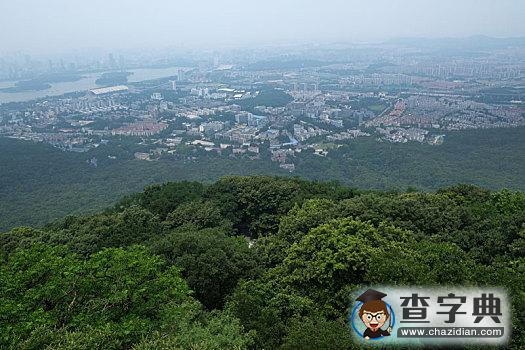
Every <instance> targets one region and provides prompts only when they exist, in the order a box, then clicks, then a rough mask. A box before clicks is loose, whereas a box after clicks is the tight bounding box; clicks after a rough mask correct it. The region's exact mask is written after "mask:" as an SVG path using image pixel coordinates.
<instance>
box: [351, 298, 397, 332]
mask: <svg viewBox="0 0 525 350" xmlns="http://www.w3.org/2000/svg"><path fill="white" fill-rule="evenodd" d="M386 296H387V295H386V294H385V293H382V292H379V291H377V290H375V289H369V290H367V291H366V292H364V293H363V294H361V295H360V296H358V297H357V299H356V300H357V301H360V302H362V305H361V310H360V314H359V316H360V317H361V315H362V312H363V311H364V310H365V307H366V308H367V309H368V307H370V306H372V307H373V308H376V309H377V308H379V309H383V310H384V311H385V314H386V315H387V317H388V324H389V325H388V327H391V326H392V318H391V317H390V312H389V311H388V310H389V309H390V310H391V308H390V306H387V304H386V303H385V302H384V300H382V299H383V298H384V297H386ZM371 302H378V303H372V304H375V305H371V304H368V303H371ZM369 311H379V310H369Z"/></svg>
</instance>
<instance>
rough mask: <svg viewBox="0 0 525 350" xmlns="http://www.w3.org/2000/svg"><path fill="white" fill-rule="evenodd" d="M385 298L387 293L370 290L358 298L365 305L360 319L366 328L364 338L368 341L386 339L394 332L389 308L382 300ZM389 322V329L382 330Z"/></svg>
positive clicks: (361, 310)
mask: <svg viewBox="0 0 525 350" xmlns="http://www.w3.org/2000/svg"><path fill="white" fill-rule="evenodd" d="M384 297H386V294H385V293H381V292H378V291H376V290H373V289H369V290H367V291H366V292H364V293H363V294H361V295H360V296H359V297H358V298H357V300H358V301H360V302H362V303H363V305H362V306H361V308H360V309H359V318H360V319H361V321H363V323H364V324H365V326H366V330H365V331H364V332H363V337H364V338H365V339H367V340H368V339H371V338H372V339H373V338H379V337H386V336H389V335H390V332H392V327H391V325H390V313H389V312H388V307H387V305H386V303H385V302H384V301H383V300H381V299H382V298H384ZM387 320H389V326H388V328H387V329H386V330H383V329H381V327H383V326H384V325H385V323H386V321H387Z"/></svg>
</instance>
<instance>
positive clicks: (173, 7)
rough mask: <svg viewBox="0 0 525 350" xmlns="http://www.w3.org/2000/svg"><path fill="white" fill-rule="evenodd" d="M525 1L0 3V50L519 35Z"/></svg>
mask: <svg viewBox="0 0 525 350" xmlns="http://www.w3.org/2000/svg"><path fill="white" fill-rule="evenodd" d="M524 18H525V0H318V1H314V0H251V1H250V0H144V1H139V0H0V51H12V50H24V51H42V50H45V51H48V52H51V51H54V50H61V51H62V50H68V49H77V48H86V47H100V48H134V47H143V46H158V45H160V46H171V45H180V44H184V45H186V46H204V45H210V46H211V45H224V44H228V45H231V44H241V45H245V44H260V43H261V44H262V43H265V44H268V43H279V42H289V41H322V40H344V41H369V40H382V39H386V38H392V37H427V36H428V37H450V36H452V37H456V36H469V35H478V34H484V35H490V36H525V24H524V23H525V20H524Z"/></svg>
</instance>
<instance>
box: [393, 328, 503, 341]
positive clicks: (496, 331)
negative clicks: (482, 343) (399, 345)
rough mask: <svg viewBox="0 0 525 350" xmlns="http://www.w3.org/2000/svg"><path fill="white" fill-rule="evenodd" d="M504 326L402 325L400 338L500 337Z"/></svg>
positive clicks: (398, 331)
mask: <svg viewBox="0 0 525 350" xmlns="http://www.w3.org/2000/svg"><path fill="white" fill-rule="evenodd" d="M503 333H504V328H503V327H402V328H399V329H398V330H397V337H398V338H500V337H502V336H503Z"/></svg>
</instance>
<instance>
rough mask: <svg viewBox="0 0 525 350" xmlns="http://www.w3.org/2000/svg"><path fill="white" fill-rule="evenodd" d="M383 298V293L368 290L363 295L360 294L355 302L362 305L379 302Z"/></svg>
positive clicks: (384, 295)
mask: <svg viewBox="0 0 525 350" xmlns="http://www.w3.org/2000/svg"><path fill="white" fill-rule="evenodd" d="M384 297H386V294H385V293H381V292H378V291H377V290H374V289H369V290H367V291H366V292H364V293H363V294H361V295H360V296H358V297H357V299H356V300H357V301H360V302H362V303H363V304H364V303H367V302H369V301H373V300H381V299H383V298H384Z"/></svg>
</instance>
